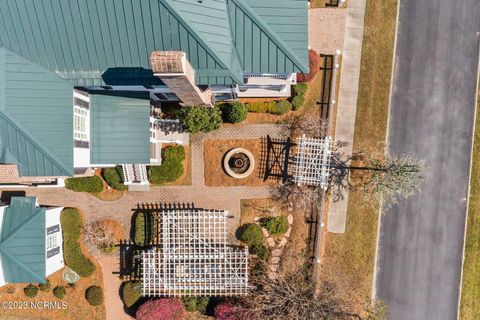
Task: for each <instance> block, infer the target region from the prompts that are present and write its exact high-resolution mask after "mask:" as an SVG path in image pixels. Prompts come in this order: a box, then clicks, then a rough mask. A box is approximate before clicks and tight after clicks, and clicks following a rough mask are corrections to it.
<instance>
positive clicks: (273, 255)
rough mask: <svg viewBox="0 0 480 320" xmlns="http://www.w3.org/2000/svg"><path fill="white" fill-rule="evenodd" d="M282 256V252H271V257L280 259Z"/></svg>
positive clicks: (277, 250) (278, 250)
mask: <svg viewBox="0 0 480 320" xmlns="http://www.w3.org/2000/svg"><path fill="white" fill-rule="evenodd" d="M281 255H282V250H280V249H275V250H273V251H272V257H280V256H281Z"/></svg>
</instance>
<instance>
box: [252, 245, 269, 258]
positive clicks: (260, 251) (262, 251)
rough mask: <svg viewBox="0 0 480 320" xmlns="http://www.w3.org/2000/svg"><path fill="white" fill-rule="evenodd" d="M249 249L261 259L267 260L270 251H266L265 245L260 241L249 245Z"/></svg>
mask: <svg viewBox="0 0 480 320" xmlns="http://www.w3.org/2000/svg"><path fill="white" fill-rule="evenodd" d="M249 250H250V252H251V253H254V254H256V255H257V257H258V258H259V259H262V260H267V259H268V257H269V256H270V252H269V251H268V249H267V247H265V246H264V245H263V244H262V243H255V244H254V245H253V246H251V247H249Z"/></svg>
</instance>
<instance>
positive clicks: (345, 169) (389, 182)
mask: <svg viewBox="0 0 480 320" xmlns="http://www.w3.org/2000/svg"><path fill="white" fill-rule="evenodd" d="M351 160H353V161H354V164H351V163H350V161H351ZM331 168H332V170H333V174H332V175H331V177H332V178H331V179H332V184H333V187H334V192H333V193H334V199H335V200H338V199H341V198H343V192H344V190H346V189H350V190H362V191H363V192H364V194H365V195H371V196H373V197H374V198H375V199H376V200H377V201H378V202H379V203H380V202H381V203H382V204H383V206H385V207H389V206H390V205H392V204H395V203H397V202H398V201H399V200H400V199H401V198H407V197H409V196H411V195H413V194H414V193H416V192H418V191H419V188H420V186H421V184H422V182H423V180H424V179H425V174H426V167H425V165H424V163H423V161H420V160H418V159H416V158H414V157H411V156H407V155H402V156H396V155H387V156H378V155H375V154H372V153H370V154H369V153H365V152H361V153H357V154H355V155H354V156H353V157H350V158H347V157H344V156H343V155H342V154H341V153H338V152H334V153H333V157H332V161H331ZM351 172H356V173H358V174H357V175H356V176H355V177H356V178H355V180H354V182H351V181H350V179H349V175H350V173H351Z"/></svg>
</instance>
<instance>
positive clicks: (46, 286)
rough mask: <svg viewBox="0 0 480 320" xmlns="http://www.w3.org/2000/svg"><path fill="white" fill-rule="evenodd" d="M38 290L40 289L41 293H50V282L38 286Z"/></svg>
mask: <svg viewBox="0 0 480 320" xmlns="http://www.w3.org/2000/svg"><path fill="white" fill-rule="evenodd" d="M38 288H39V289H40V291H42V292H48V291H50V289H51V286H50V281H49V280H47V282H45V283H39V284H38Z"/></svg>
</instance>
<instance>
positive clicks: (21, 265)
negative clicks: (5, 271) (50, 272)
mask: <svg viewBox="0 0 480 320" xmlns="http://www.w3.org/2000/svg"><path fill="white" fill-rule="evenodd" d="M0 253H1V254H2V258H1V259H0V262H1V263H2V268H3V260H4V258H5V256H7V257H8V258H9V259H10V260H13V261H14V262H15V266H17V267H19V268H21V269H23V271H25V272H26V273H28V274H29V275H31V276H32V277H33V278H34V279H35V280H36V281H29V282H39V283H45V278H44V277H40V276H39V275H38V274H36V273H35V272H33V270H32V269H30V268H29V267H27V266H26V265H25V264H24V263H23V262H22V261H20V260H19V259H18V258H17V257H15V256H14V255H13V254H12V253H11V252H10V251H8V250H7V251H4V250H2V249H1V248H0Z"/></svg>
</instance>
